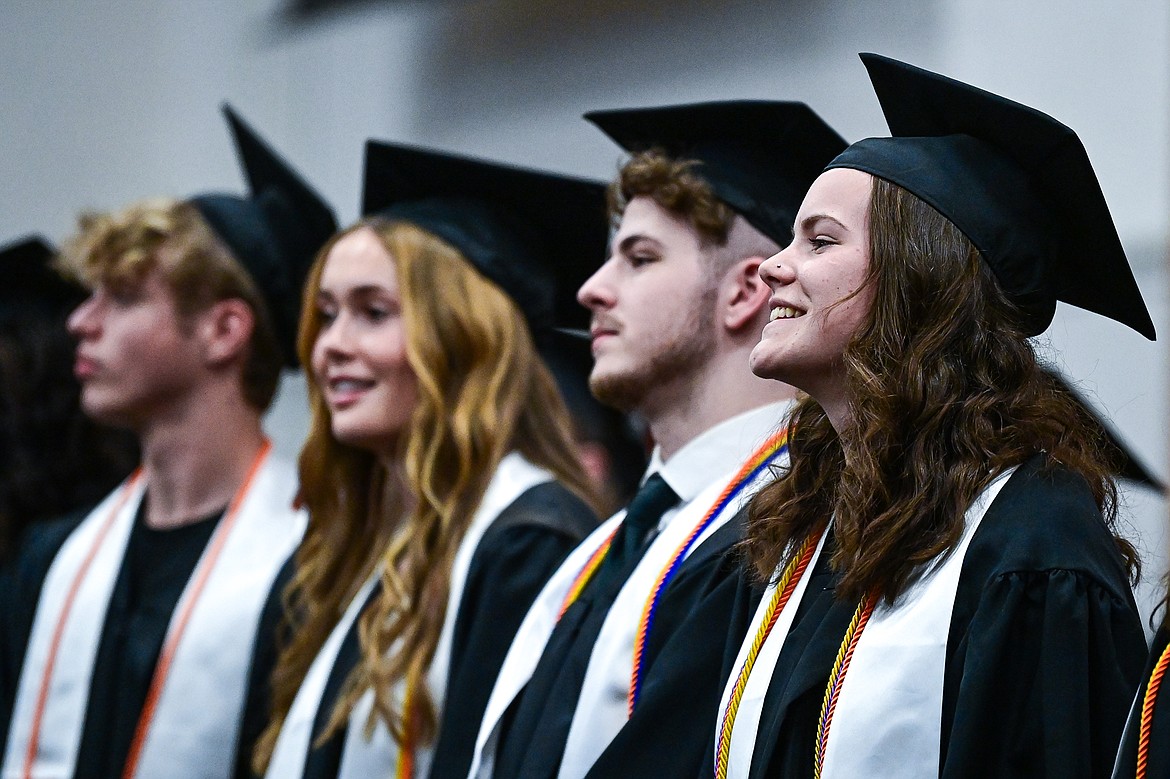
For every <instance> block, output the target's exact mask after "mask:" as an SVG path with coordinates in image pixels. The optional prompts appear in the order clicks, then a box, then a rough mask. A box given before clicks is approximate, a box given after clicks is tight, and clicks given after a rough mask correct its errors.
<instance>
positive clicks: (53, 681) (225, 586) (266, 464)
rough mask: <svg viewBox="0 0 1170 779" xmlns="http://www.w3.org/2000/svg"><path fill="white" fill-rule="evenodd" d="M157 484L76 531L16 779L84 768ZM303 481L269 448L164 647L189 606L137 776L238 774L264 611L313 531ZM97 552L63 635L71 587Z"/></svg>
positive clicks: (44, 622) (26, 715) (35, 667)
mask: <svg viewBox="0 0 1170 779" xmlns="http://www.w3.org/2000/svg"><path fill="white" fill-rule="evenodd" d="M145 483H146V479H145V478H139V479H137V480H135V481H133V482H128V483H126V484H124V485H123V486H122V487H120V488H119V489H118V490H117V491H115V492H114V494H112V495H110V496H109V497H107V498H106V499H105V500H104V501H103V502H102V503H101V504H100V505H99V506H98V507H97V508H95V509H94V510H93V511H92V512H91V513H90V514H89V516H88V517H86V519H85V520H84V521H83V522H82V523H81V524H80V525H79V526H78V527H77V529H76V530H74V531H73V533H72V534H71V535H70V537H69V538H68V539H67V540H66V542H65V544H64V545H63V546H62V547H61V550H60V551H59V552H58V554H57V556H56V558H55V559H54V561H53V564H52V566H51V567H50V569H49V572H48V574H47V576H46V578H45V582H44V586H43V589H42V592H41V597H40V601H39V603H38V605H37V613H36V617H35V619H34V622H33V627H32V632H31V634H30V638H29V644H28V651H27V654H26V657H25V662H24V667H23V669H22V672H21V680H20V686H19V689H18V692H17V697H16V701H15V706H14V711H13V717H12V725H11V729H10V732H9V737H8V743H7V747H6V750H5V756H4V765H3V777H4V779H23V777H26V776H28V777H32V779H58V778H60V779H66V778H67V777H70V776H72V775H73V772H74V768H75V765H76V762H77V753H78V749H79V748H80V742H81V733H82V729H83V727H84V720H85V712H86V707H87V705H88V699H89V689H90V682H91V680H92V677H93V672H94V668H93V666H94V662H95V659H96V656H97V651H98V646H99V643H100V640H101V635H102V628H103V626H104V624H105V619H106V613H107V610H108V608H109V601H110V597H111V596H112V593H113V589H114V585H115V583H116V581H117V578H118V574H119V571H120V570H121V568H122V561H123V558H124V556H125V552H126V546H127V544H128V542H129V539H130V534H131V530H132V529H133V527H134V519H135V516H136V515H137V513H138V508H139V505H140V504H141V502H142V497H143V494H144V491H145V486H146V484H145ZM296 485H297V477H296V471H295V469H294V468H293V467H292V466H291V465H289V464H287V463H283V462H281V461H279V460H276V459H275V458H273V457H272V456H271V455H270V454H269V455H266V456H265V457H264V461H263V463H262V464H261V465H260V466H259V468H258V470H257V471H256V473H255V475H254V477H253V480H252V483H251V484H250V486H249V488H248V491H247V494H246V495H245V496H244V497H243V500H242V502H241V503H240V506H239V514H238V516H237V517H236V520H235V522H234V523H233V524H230V525H229V523H228V522H227V520H228V519H229V518H228V517H227V516H226V515H225V517H224V519H222V520H221V521H220V524H219V527H217V528H216V531H215V534H214V535H213V536H212V539H211V541H210V542H209V543H208V545H207V549H205V551H204V557H203V558H201V559H200V563H199V564H198V565H197V566H196V569H195V573H194V574H193V575H192V577H191V580H190V581H189V582H188V584H187V588H186V589H185V590H184V592H183V595H182V596H181V597H180V599H179V603H178V604H177V607H176V609H175V612H174V615H173V616H172V621H171V624H170V626H169V627H168V641H167V642H165V643H164V647H165V646H167V645H169V639H170V637H171V635H172V633H173V632H174V631H175V630H176V629H177V628H179V627H180V626H178V625H177V621H178V617H179V615H181V614H183V613H184V612H185V611H187V610H188V609H189V611H190V616H189V622H188V623H187V625H186V627H185V629H183V632H182V640H181V641H180V642H179V644H178V645H177V647H176V650H175V654H174V657H173V660H172V663H171V666H170V672H169V674H168V675H167V676H166V678H165V682H164V684H163V686H162V688H161V693H160V695H159V699H158V704H157V708H156V709H155V712H154V717H153V720H152V721H151V723H150V727H149V730H148V731H147V733H146V738H145V741H144V744H143V748H142V752H141V755H140V758H139V761H138V766H137V771H136V773H135V776H138V777H143V778H144V779H146V778H149V779H154V778H155V777H158V778H160V779H161V778H164V777H165V779H186V778H187V777H191V779H196V778H199V779H204V778H211V777H227V776H230V774H231V771H232V763H233V758H234V756H235V752H236V746H237V745H236V741H237V738H238V730H239V721H240V717H241V715H242V712H243V706H244V699H245V696H246V693H247V680H248V672H249V670H250V665H251V658H252V650H253V645H254V642H255V639H256V630H257V628H258V626H259V621H260V614H261V612H262V610H263V608H264V604H265V601H266V599H267V597H268V595H269V591H270V589H271V586H272V582H273V580H274V579H275V577H276V574H277V572H278V571H279V570H280V566H281V565H282V564H283V563H284V561H285V559H286V558H287V557H288V555H289V554H290V553H291V552H292V551H293V549H294V548H295V547H296V545H297V543H298V542H299V541H300V538H301V534H302V533H303V532H304V527H305V516H304V514H303V512H300V511H295V510H294V509H293V508H292V502H293V499H294V497H295V492H296ZM114 512H116V513H114ZM112 513H114V515H113V516H111V514H112ZM103 530H104V531H105V535H104V537H103V536H102V533H103ZM225 533H226V537H224V534H225ZM219 541H222V542H223V547H222V550H221V552H220V554H219V558H218V560H216V561H215V564H214V566H213V567H212V568H211V570H210V571H209V572H208V576H207V579H206V583H205V585H204V587H203V590H202V592H201V593H199V595H198V599H197V600H196V601H194V602H192V597H193V592H192V590H193V589H194V588H195V585H194V583H195V582H196V581H197V580H198V579H199V578H200V574H201V573H202V572H204V569H205V568H206V562H207V555H208V550H210V549H213V548H214V547H215V546H216V544H217V542H219ZM91 555H92V562H91V564H90V566H89V568H88V571H87V572H86V573H85V576H84V579H83V580H82V581H81V582H78V585H79V586H78V587H77V590H76V594H75V596H74V600H73V602H72V606H71V608H70V610H69V612H68V616H67V618H66V619H65V620H64V622H63V623H62V624H61V626H60V627H61V635H60V636H59V637H58V638H59V640H58V641H56V642H55V641H54V633H55V632H56V631H57V629H58V623H59V622H61V618H62V612H63V610H64V609H65V608H66V601H67V599H68V598H69V593H70V590H71V589H73V587H74V583H75V580H76V579H77V578H78V575H79V573H80V572H81V568H82V566H83V565H84V562H85V560H86V558H87V557H89V556H91ZM54 643H56V644H57V646H58V647H59V648H60V651H59V652H58V653H57V655H56V660H55V664H54V667H53V668H52V672H51V677H50V678H49V679H48V681H47V684H48V688H47V695H46V697H45V706H44V710H43V713H42V717H41V724H40V729H39V734H38V741H37V748H36V754H35V757H34V759H33V762H32V765H31V770H30V772H29V773H27V774H26V773H25V762H26V755H27V753H28V751H29V747H30V744H29V742H30V740H31V738H32V727H33V721H34V718H35V715H36V709H37V703H38V699H39V697H40V691H41V686H42V684H43V683H44V677H45V673H46V670H47V664H48V657H49V653H50V649H51V648H52V647H53V645H54ZM161 659H162V658H160V664H161Z"/></svg>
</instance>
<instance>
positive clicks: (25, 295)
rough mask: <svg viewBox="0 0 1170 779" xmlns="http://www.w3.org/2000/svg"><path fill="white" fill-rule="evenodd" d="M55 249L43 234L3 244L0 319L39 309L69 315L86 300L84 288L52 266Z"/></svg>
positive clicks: (46, 313)
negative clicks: (67, 278)
mask: <svg viewBox="0 0 1170 779" xmlns="http://www.w3.org/2000/svg"><path fill="white" fill-rule="evenodd" d="M56 254H57V253H56V251H55V250H54V249H53V247H52V246H50V245H49V243H48V242H47V241H46V240H45V239H44V238H41V237H40V236H35V235H34V236H28V237H26V238H22V239H19V240H16V241H13V242H12V243H9V244H7V245H6V246H3V247H0V275H2V276H3V278H4V284H3V285H0V319H7V318H8V317H22V316H25V315H27V314H28V313H30V312H33V311H36V312H40V313H43V314H45V315H49V316H59V315H63V314H67V313H68V312H69V311H71V310H72V309H74V308H75V307H77V306H78V305H79V304H80V303H81V301H83V300H84V299H85V294H86V293H85V290H84V289H83V288H82V287H81V286H79V285H77V284H74V283H72V282H70V281H68V280H66V279H65V278H64V277H63V276H61V274H59V273H58V272H57V271H56V270H55V269H54V268H53V265H52V262H53V258H54V257H56Z"/></svg>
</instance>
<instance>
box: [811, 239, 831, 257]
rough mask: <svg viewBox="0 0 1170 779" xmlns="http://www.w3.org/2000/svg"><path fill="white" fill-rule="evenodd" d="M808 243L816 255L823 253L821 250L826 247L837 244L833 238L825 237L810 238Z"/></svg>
mask: <svg viewBox="0 0 1170 779" xmlns="http://www.w3.org/2000/svg"><path fill="white" fill-rule="evenodd" d="M808 243H809V246H811V247H812V250H813V253H814V254H816V253H819V252H820V251H821V249H824V248H825V247H826V246H832V245H833V244H835V243H836V241H834V240H833V239H832V238H829V237H827V236H824V235H817V236H813V237H812V238H809V239H808Z"/></svg>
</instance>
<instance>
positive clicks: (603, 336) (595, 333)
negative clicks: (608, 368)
mask: <svg viewBox="0 0 1170 779" xmlns="http://www.w3.org/2000/svg"><path fill="white" fill-rule="evenodd" d="M616 337H617V331H616V330H607V329H597V330H592V331H590V349H591V351H592V352H593V353H594V354H595V355H596V354H597V350H598V348H599V347H600V346H601V345H602V344H604V343H605V342H606V341H608V340H610V339H612V338H616Z"/></svg>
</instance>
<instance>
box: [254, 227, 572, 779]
mask: <svg viewBox="0 0 1170 779" xmlns="http://www.w3.org/2000/svg"><path fill="white" fill-rule="evenodd" d="M364 228H369V229H372V230H373V231H374V232H375V233H376V234H377V235H378V237H379V238H380V239H381V241H382V243H383V245H384V246H385V248H386V249H387V251H388V252H389V253H390V256H391V257H392V258H393V259H394V262H395V266H396V269H397V272H398V283H399V287H400V289H401V292H402V316H403V318H404V324H405V330H406V338H407V359H408V360H409V362H410V366H411V368H412V369H413V371H414V374H415V376H416V379H417V382H418V403H417V405H416V407H415V409H414V411H413V412H412V415H411V418H410V422H409V424H408V428H407V431H406V434H405V435H403V436H401V437H400V438H399V446H398V453H397V456H398V459H397V462H398V463H399V464H400V466H401V473H402V479H401V481H402V483H401V484H399V483H398V480H395V479H392V478H389V477H388V473H387V470H386V468H385V467H383V466H381V465H380V464H378V462H377V461H376V459H375V457H374V455H372V454H370V453H368V452H364V451H360V450H357V449H355V448H353V447H350V446H346V445H345V444H342V443H340V442H338V441H337V440H336V439H335V438H334V437H333V435H332V433H331V431H330V416H329V410H328V408H327V406H326V405H325V402H324V399H323V397H322V395H321V392H320V390H319V388H318V387H316V386H315V385H314V383H313V382H310V383H309V399H310V403H311V406H312V423H311V428H310V433H309V437H308V439H307V441H306V443H305V447H304V449H303V450H302V452H301V458H300V476H301V498H302V500H303V502H304V504H305V505H306V507H307V508H308V510H309V514H310V521H309V528H308V531H307V533H306V537H305V540H304V543H303V544H302V546H301V548H300V550H299V552H298V553H297V570H296V574H295V575H294V577H293V579H292V581H291V582H290V584H289V586H288V589H287V590H286V592H285V599H286V608H287V611H288V613H289V614H290V616H291V619H292V621H293V622H294V625H295V631H294V633H293V634H292V636H291V641H290V643H289V644H288V646H287V647H286V648H285V649H284V650H283V651H282V652H281V654H280V656H279V658H278V660H277V663H276V668H275V670H274V674H273V693H274V695H273V716H272V719H271V721H270V722H269V725H268V728H267V730H266V731H265V732H264V734H263V736H262V737H261V739H260V740H259V742H258V743H257V746H256V751H255V754H254V759H253V763H254V768H256V770H257V771H258V772H262V771H263V769H264V767H265V766H266V765H267V763H268V761H269V759H270V758H271V756H272V750H273V747H274V746H275V743H276V737H277V735H278V734H279V732H280V728H281V725H282V724H283V721H284V718H285V716H287V714H288V710H289V708H290V706H291V704H292V700H293V698H294V697H295V695H296V691H297V689H298V687H299V686H300V684H301V681H302V680H303V679H304V676H305V674H306V672H307V671H308V667H309V665H310V664H311V663H312V661H313V658H314V657H315V656H316V654H317V652H318V651H319V650H320V648H321V646H322V645H323V644H324V642H325V639H326V638H327V637H328V635H329V632H330V631H331V630H332V629H333V627H334V626H335V625H336V624H337V622H338V620H339V619H340V617H341V615H342V612H343V611H344V609H345V607H346V605H347V604H348V603H349V601H350V600H351V599H352V598H353V597H354V595H355V593H356V592H357V590H358V588H359V587H360V586H361V583H362V582H363V581H365V579H366V578H367V577H369V576H370V574H371V573H372V572H373V571H374V569H375V567H376V566H377V565H378V564H379V562H380V563H381V564H382V574H381V585H382V587H381V592H380V594H379V596H378V598H377V599H376V600H375V601H374V602H373V603H371V604H370V605H369V606H368V607H367V608H366V610H365V612H364V613H363V614H362V616H361V618H360V623H359V637H360V642H361V653H362V659H361V662H360V663H359V665H358V666H357V667H356V668H355V669H354V670H353V672H352V673H351V675H350V677H349V679H348V680H347V683H346V686H345V690H344V692H343V694H342V696H341V698H340V699H339V701H338V703H337V705H336V707H335V708H334V710H333V712H332V714H331V718H330V723H329V726H328V728H327V729H326V731H325V733H324V735H323V736H322V738H323V739H325V738H328V737H329V736H330V735H332V734H333V733H335V732H336V731H337V730H338V729H339V728H340V727H341V726H342V725H343V724H344V723H345V722H346V720H347V719H348V717H349V715H350V713H351V712H352V710H353V706H354V704H355V703H356V701H357V699H358V698H359V697H360V696H361V695H362V694H363V693H364V691H365V690H367V689H373V691H374V700H375V704H374V713H373V716H376V717H379V718H381V719H382V720H383V722H385V723H386V725H387V727H388V728H389V730H390V732H391V733H392V734H393V735H394V737H395V738H396V739H398V740H399V741H400V742H401V740H402V739H403V734H404V723H406V722H409V723H410V734H411V739H412V740H413V742H414V743H426V742H428V741H430V740H431V739H432V738H433V737H434V735H435V729H436V725H437V712H436V706H435V703H434V701H432V700H431V698H430V695H429V693H428V691H427V687H426V683H425V678H426V672H427V669H428V668H429V667H430V664H431V661H432V659H433V657H434V653H435V646H436V644H437V643H438V638H439V633H440V631H441V630H442V626H443V623H444V621H445V620H446V618H447V614H446V611H447V598H448V593H449V591H450V586H451V568H452V565H453V561H454V558H455V553H456V551H457V550H458V548H459V544H460V541H461V540H462V539H463V535H464V533H465V532H466V530H467V527H468V524H469V523H470V521H471V518H472V515H473V514H474V512H475V510H476V508H477V506H478V505H479V502H480V500H481V499H482V497H483V493H484V490H485V489H486V488H487V484H488V482H489V481H490V479H491V477H492V474H493V473H494V472H495V470H496V466H497V465H498V463H499V462H500V459H501V458H502V457H503V456H504V455H505V454H507V453H508V452H509V451H512V450H515V451H519V452H520V453H521V454H523V455H524V456H525V457H526V458H527V459H528V460H529V461H531V462H533V463H535V464H537V465H539V466H542V467H544V468H546V469H548V470H549V471H551V472H552V473H553V474H554V475H555V476H556V477H557V478H558V479H559V480H560V481H561V482H562V483H563V484H564V485H565V486H566V487H568V488H569V489H570V490H572V491H573V492H575V493H577V494H578V495H579V496H581V497H582V498H583V499H585V500H586V501H587V502H590V503H595V499H594V497H593V493H592V488H591V487H590V486H589V484H588V482H587V480H586V478H585V476H584V475H583V471H582V469H581V466H580V464H579V462H578V460H577V457H576V454H575V452H574V448H573V443H572V436H571V432H570V430H571V427H570V423H569V417H568V412H567V411H566V410H565V406H564V402H563V400H562V399H561V397H560V395H559V394H558V392H557V389H556V384H555V382H554V381H553V378H552V376H551V374H550V373H549V371H548V369H547V368H546V367H545V366H544V364H543V363H542V362H541V360H540V358H539V356H538V354H537V352H536V349H535V347H534V345H533V342H532V337H531V335H530V334H529V332H528V328H527V326H526V324H525V322H524V319H523V317H522V316H521V314H520V310H519V308H518V307H517V305H516V304H515V302H514V301H512V299H511V298H509V297H508V296H507V295H506V294H505V293H504V292H503V291H501V290H500V288H499V287H497V286H496V285H495V284H493V283H492V282H490V281H488V280H487V279H486V278H484V277H483V276H481V275H480V274H479V273H478V272H477V271H476V270H475V269H474V268H473V267H472V266H471V265H470V264H469V263H468V262H467V261H466V260H465V259H464V258H463V256H462V255H461V254H460V253H459V251H457V250H456V249H455V248H453V247H452V246H451V245H449V244H447V243H445V242H444V241H442V240H440V239H439V238H437V237H435V236H434V235H432V234H431V233H429V232H426V231H424V230H422V229H420V228H419V227H416V226H414V225H413V224H410V223H405V222H386V221H382V220H377V219H375V220H369V221H364V222H360V223H358V224H357V225H355V226H354V227H351V228H349V229H348V230H346V231H344V232H342V233H339V234H338V235H336V236H334V238H333V239H332V240H331V241H330V242H329V243H328V244H326V246H325V247H324V248H323V249H322V250H321V253H320V255H319V256H318V257H317V260H316V263H315V264H314V266H313V268H312V270H311V271H310V274H309V278H308V282H307V284H306V287H305V294H304V305H303V310H302V318H301V329H300V336H299V343H298V349H299V352H300V356H301V362H302V364H304V365H309V364H310V355H311V352H312V350H313V344H314V343H315V341H316V339H317V334H318V332H319V331H320V329H321V319H320V315H319V313H318V311H317V308H316V297H317V293H318V290H319V289H320V283H321V274H322V271H323V269H324V265H325V259H326V257H327V256H328V255H329V252H330V250H331V249H332V247H333V246H334V245H335V244H336V243H337V241H338V240H340V239H341V238H342V237H344V236H345V235H348V234H349V233H352V232H354V231H356V230H360V229H364ZM407 497H409V500H404V498H407ZM404 505H408V506H410V509H409V512H407V513H405V514H404V512H403V510H402V506H404ZM402 681H405V683H406V689H407V690H409V691H410V696H409V700H408V701H407V702H406V706H407V707H409V711H403V706H402V703H401V702H400V701H398V700H397V699H396V697H395V688H396V686H397V684H398V683H399V682H402ZM373 724H374V722H373V719H372V718H371V721H370V722H368V723H366V727H367V729H371V728H372V727H373Z"/></svg>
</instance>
